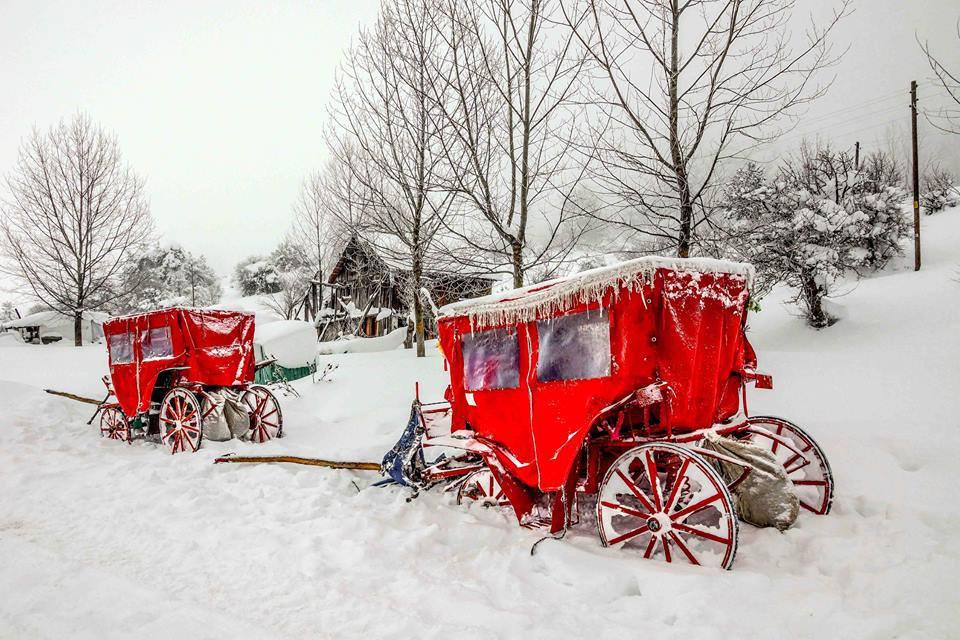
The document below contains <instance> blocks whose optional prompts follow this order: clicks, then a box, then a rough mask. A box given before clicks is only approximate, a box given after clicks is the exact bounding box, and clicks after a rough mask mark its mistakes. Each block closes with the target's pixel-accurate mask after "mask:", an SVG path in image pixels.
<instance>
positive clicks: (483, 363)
mask: <svg viewBox="0 0 960 640" xmlns="http://www.w3.org/2000/svg"><path fill="white" fill-rule="evenodd" d="M463 383H464V386H465V387H466V389H467V391H483V390H484V389H516V388H517V387H519V386H520V345H519V343H518V342H517V330H516V329H492V330H489V331H477V332H475V333H471V334H469V335H465V336H464V337H463Z"/></svg>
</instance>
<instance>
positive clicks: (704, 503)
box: [669, 493, 721, 526]
mask: <svg viewBox="0 0 960 640" xmlns="http://www.w3.org/2000/svg"><path fill="white" fill-rule="evenodd" d="M720 497H721V496H720V494H719V493H715V494H713V495H712V496H711V497H709V498H704V499H703V500H700V501H699V502H695V503H693V504H691V505H689V506H687V507H685V508H683V509H681V510H680V511H677V512H676V513H671V514H669V515H670V519H671V520H673V521H674V523H676V522H677V521H679V522H683V521H684V520H686V519H687V518H688V517H689V516H691V515H693V514H694V513H696V512H697V511H700V510H701V509H705V508H706V507H708V506H710V505H711V504H713V503H714V502H716V501H717V500H719V499H720ZM673 526H677V525H676V524H674V525H673Z"/></svg>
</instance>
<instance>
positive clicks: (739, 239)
mask: <svg viewBox="0 0 960 640" xmlns="http://www.w3.org/2000/svg"><path fill="white" fill-rule="evenodd" d="M895 176H896V172H893V171H889V170H887V171H877V172H875V173H874V175H873V176H870V177H868V174H867V173H866V172H864V171H858V170H857V169H856V167H855V165H854V162H853V159H852V158H851V157H850V156H849V155H848V154H846V153H836V152H833V151H831V150H830V149H829V148H824V149H819V150H816V151H811V150H809V149H804V150H803V151H802V153H801V155H800V156H799V158H798V159H796V160H794V161H789V162H787V163H785V164H784V165H783V166H781V167H780V169H779V170H778V171H777V173H776V175H775V177H774V179H772V180H769V179H767V178H766V176H765V175H764V172H763V171H762V170H761V169H760V168H759V167H758V166H757V165H755V164H752V163H751V164H747V165H746V166H744V167H742V168H741V169H740V170H739V171H737V173H736V174H734V176H733V177H732V179H731V180H730V181H729V182H728V184H727V186H726V189H725V192H724V196H723V213H722V214H721V221H722V223H723V224H724V226H725V227H726V229H727V231H728V233H729V235H730V238H731V241H730V246H731V249H732V251H733V252H734V253H735V255H736V256H737V257H738V258H740V259H745V260H748V261H749V262H752V263H753V264H754V265H755V266H756V268H757V281H756V284H755V287H754V295H755V297H758V298H759V297H762V296H763V295H764V294H766V293H767V292H768V291H769V289H770V287H772V286H773V285H774V284H775V283H777V282H784V283H786V284H787V285H789V286H791V287H793V288H795V289H796V290H797V295H796V296H795V298H794V302H797V303H799V304H800V305H801V307H802V308H803V310H804V315H805V317H806V318H807V321H808V322H809V323H810V324H811V325H812V326H815V327H825V326H829V325H830V324H832V322H833V320H834V319H833V318H831V317H830V316H829V314H828V313H827V312H826V310H825V309H824V305H823V301H824V298H826V297H827V296H828V295H829V293H830V289H831V286H832V285H833V283H834V282H835V281H836V280H837V279H838V278H839V277H840V276H842V275H843V274H844V273H846V272H848V271H854V272H859V271H861V270H862V269H865V268H870V269H873V268H879V267H881V266H883V265H884V264H885V263H886V261H887V260H889V259H890V257H892V256H893V255H895V254H897V253H898V252H899V251H900V244H899V243H900V240H901V239H902V238H903V237H905V235H906V234H907V233H908V231H909V227H908V224H907V221H906V219H905V217H904V216H903V213H902V211H901V209H900V202H901V201H902V198H903V191H902V189H901V187H900V186H899V185H898V184H891V182H894V179H895Z"/></svg>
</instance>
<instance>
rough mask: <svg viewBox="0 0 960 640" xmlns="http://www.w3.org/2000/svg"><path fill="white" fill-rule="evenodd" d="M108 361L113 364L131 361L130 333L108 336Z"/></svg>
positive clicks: (131, 344) (131, 343)
mask: <svg viewBox="0 0 960 640" xmlns="http://www.w3.org/2000/svg"><path fill="white" fill-rule="evenodd" d="M110 362H111V363H113V364H128V363H130V362H133V334H132V333H117V334H114V335H112V336H110Z"/></svg>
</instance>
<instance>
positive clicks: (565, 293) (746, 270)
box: [439, 256, 754, 327]
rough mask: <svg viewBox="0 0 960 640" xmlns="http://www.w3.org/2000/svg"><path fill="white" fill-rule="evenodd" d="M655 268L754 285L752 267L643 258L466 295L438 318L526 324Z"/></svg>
mask: <svg viewBox="0 0 960 640" xmlns="http://www.w3.org/2000/svg"><path fill="white" fill-rule="evenodd" d="M657 269H669V270H671V271H687V272H696V273H728V274H732V275H738V276H743V277H744V278H746V281H747V288H748V289H749V288H751V287H752V286H753V278H754V268H753V265H751V264H747V263H744V262H730V261H727V260H716V259H713V258H665V257H661V256H646V257H643V258H636V259H634V260H628V261H626V262H620V263H617V264H614V265H610V266H604V267H598V268H596V269H589V270H587V271H581V272H580V273H577V274H574V275H572V276H566V277H563V278H556V279H554V280H548V281H546V282H541V283H539V284H534V285H529V286H526V287H522V288H520V289H511V290H509V291H504V292H501V293H495V294H493V295H489V296H483V297H481V298H470V299H469V300H461V301H460V302H454V303H453V304H448V305H446V306H444V307H442V308H441V309H440V314H439V315H440V317H448V318H451V317H460V316H468V317H469V318H470V322H471V324H472V325H474V326H479V327H483V326H492V325H498V324H510V323H513V322H528V321H530V320H534V319H537V318H542V317H544V316H546V315H549V314H550V313H551V312H562V311H565V310H567V309H569V308H570V307H572V306H574V305H575V304H577V303H584V302H587V303H588V302H593V301H596V300H599V299H600V298H602V297H603V295H604V294H605V293H606V291H607V289H609V288H611V287H617V286H621V285H622V286H625V287H626V288H627V289H629V290H631V291H632V290H634V288H635V287H638V286H640V285H641V283H642V281H643V280H645V279H649V277H651V276H652V275H653V272H654V271H656V270H657Z"/></svg>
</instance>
